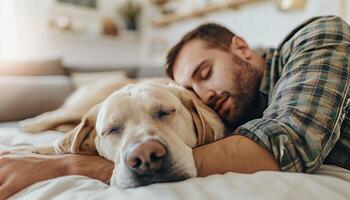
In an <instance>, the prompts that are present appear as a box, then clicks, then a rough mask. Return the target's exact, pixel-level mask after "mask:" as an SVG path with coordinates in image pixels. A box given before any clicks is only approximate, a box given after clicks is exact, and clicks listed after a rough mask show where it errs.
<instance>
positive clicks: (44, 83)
mask: <svg viewBox="0 0 350 200" xmlns="http://www.w3.org/2000/svg"><path fill="white" fill-rule="evenodd" d="M73 89H74V88H73V86H72V84H71V81H70V79H69V77H67V76H27V77H26V76H0V93H1V95H0V96H1V98H0V122H1V121H13V120H22V119H25V118H28V117H33V116H36V115H38V114H41V113H43V112H47V111H50V110H54V109H57V108H58V107H59V106H60V105H61V104H62V103H63V102H64V100H65V99H66V97H68V95H69V94H70V93H71V92H72V91H73Z"/></svg>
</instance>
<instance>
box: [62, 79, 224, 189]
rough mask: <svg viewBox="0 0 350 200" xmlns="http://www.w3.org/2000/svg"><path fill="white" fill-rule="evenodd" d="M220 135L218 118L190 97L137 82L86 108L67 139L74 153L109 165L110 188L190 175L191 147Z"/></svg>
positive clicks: (172, 88) (221, 127)
mask: <svg viewBox="0 0 350 200" xmlns="http://www.w3.org/2000/svg"><path fill="white" fill-rule="evenodd" d="M223 134H224V125H223V124H222V122H221V120H220V118H219V116H218V115H217V114H216V113H215V112H214V111H213V110H211V109H210V108H208V107H207V106H205V105H204V104H203V103H202V102H201V101H200V100H199V99H198V98H197V97H196V96H195V95H194V93H192V92H190V91H188V90H186V89H184V88H182V87H180V86H177V85H161V84H154V83H139V84H133V85H128V86H126V87H124V88H122V89H120V90H118V91H116V92H114V93H113V94H112V95H111V96H109V97H108V98H107V99H106V100H105V101H104V102H102V103H101V104H99V105H97V106H96V107H94V108H93V109H91V110H90V112H89V113H87V114H86V116H85V117H84V119H83V120H82V122H81V123H80V124H79V125H78V126H77V127H76V128H75V129H74V130H73V131H72V134H71V139H70V140H69V141H71V142H70V143H71V144H70V151H71V152H73V153H94V152H95V153H98V154H99V155H101V156H103V157H105V158H107V159H109V160H111V161H114V162H115V165H116V168H115V170H114V172H113V177H112V180H111V184H114V185H117V186H119V187H122V188H128V187H137V186H141V185H148V184H151V183H158V182H171V181H178V180H183V179H186V178H190V177H195V176H196V174H197V171H196V167H195V164H194V160H193V156H192V148H193V147H196V146H199V145H202V144H205V143H209V142H212V141H214V140H216V139H219V138H221V137H223ZM61 143H62V142H61Z"/></svg>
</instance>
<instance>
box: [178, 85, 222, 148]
mask: <svg viewBox="0 0 350 200" xmlns="http://www.w3.org/2000/svg"><path fill="white" fill-rule="evenodd" d="M172 87H174V89H175V91H176V94H177V96H178V97H179V98H180V100H181V102H182V104H183V105H184V106H185V107H186V108H187V109H188V110H189V111H190V112H191V115H192V119H193V124H194V126H195V129H196V134H197V137H198V140H197V144H198V146H199V145H203V144H207V143H210V142H213V141H214V140H216V139H219V138H221V137H223V133H224V125H223V123H222V121H221V120H220V117H219V116H218V115H217V114H216V113H215V111H213V110H211V109H210V108H208V107H207V106H206V105H205V104H204V103H203V102H202V101H201V100H200V99H199V98H198V97H197V96H196V95H195V94H194V93H193V92H191V91H189V90H187V89H185V88H183V87H181V86H176V85H172Z"/></svg>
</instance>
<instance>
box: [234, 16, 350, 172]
mask: <svg viewBox="0 0 350 200" xmlns="http://www.w3.org/2000/svg"><path fill="white" fill-rule="evenodd" d="M265 58H266V69H265V72H264V77H263V79H262V82H261V85H260V88H259V95H260V97H261V100H262V102H265V103H266V105H265V106H266V107H267V108H266V110H265V111H264V113H263V117H262V118H259V119H255V120H252V121H249V122H247V123H245V124H243V125H242V126H241V127H239V128H238V129H237V130H236V132H235V133H236V134H240V135H244V136H247V137H249V138H251V139H253V140H254V141H256V142H257V143H259V144H261V145H262V146H263V147H264V148H266V149H267V150H269V151H270V152H271V153H272V154H273V156H274V157H275V158H276V160H277V162H278V163H279V165H280V168H281V170H282V171H294V172H307V173H310V172H314V171H315V170H317V169H319V167H320V166H321V164H322V163H323V162H324V161H327V162H328V163H333V164H336V165H339V166H342V167H345V168H347V169H350V92H349V87H350V70H349V69H350V67H349V65H350V27H349V25H348V24H346V22H344V21H343V20H342V19H341V18H339V17H335V16H324V17H316V18H312V19H310V20H308V21H306V22H305V23H303V24H302V25H300V26H298V27H297V28H296V29H294V30H293V31H292V32H291V33H290V34H289V35H288V36H287V37H286V38H285V40H284V41H283V42H282V43H281V44H280V45H279V46H278V47H277V48H276V49H269V50H267V51H266V53H265Z"/></svg>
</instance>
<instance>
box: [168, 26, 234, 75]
mask: <svg viewBox="0 0 350 200" xmlns="http://www.w3.org/2000/svg"><path fill="white" fill-rule="evenodd" d="M234 36H235V34H234V33H233V32H232V31H230V30H228V29H227V28H225V27H223V26H221V25H219V24H214V23H207V24H203V25H200V26H199V27H197V28H196V29H194V30H192V31H191V32H189V33H187V34H186V35H184V36H183V37H182V38H181V40H180V41H179V42H178V43H177V44H176V45H175V46H173V47H172V48H171V49H170V51H169V52H168V55H167V57H166V65H165V71H166V74H167V75H168V76H169V77H170V78H171V79H174V76H173V65H174V63H175V60H176V58H177V56H178V54H179V52H180V51H181V49H182V47H183V46H184V45H185V44H186V43H188V42H189V41H191V40H193V39H199V40H204V41H206V42H207V43H208V45H209V46H210V47H215V48H219V49H222V50H224V51H228V50H229V49H230V44H231V40H232V37H234Z"/></svg>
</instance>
